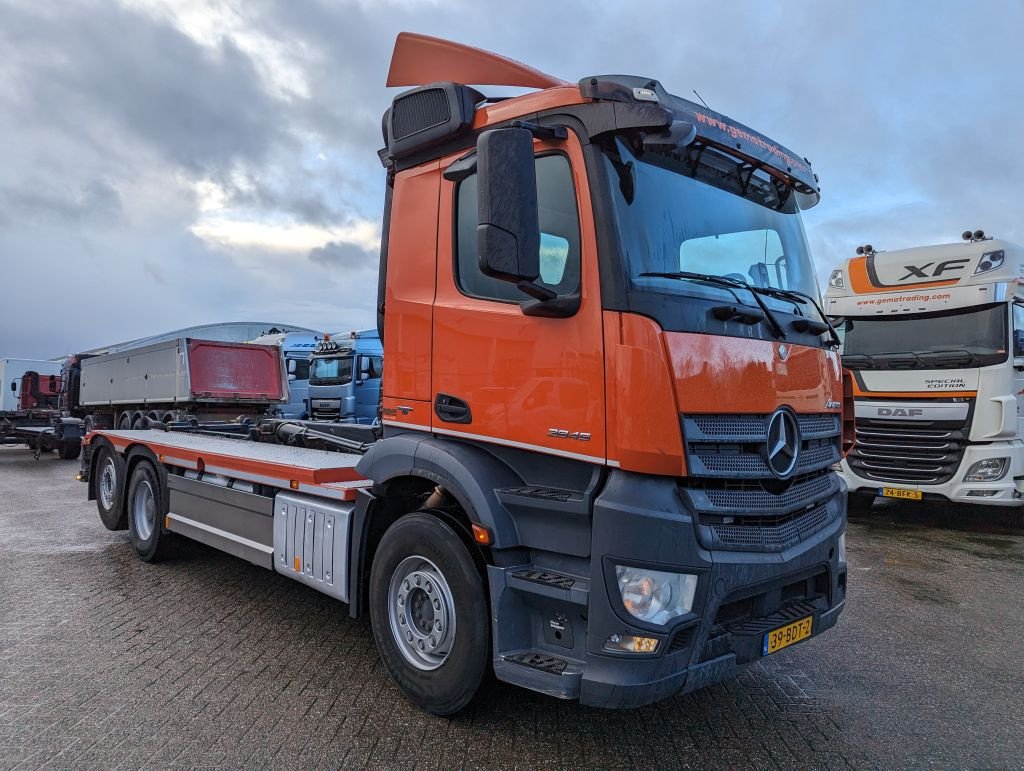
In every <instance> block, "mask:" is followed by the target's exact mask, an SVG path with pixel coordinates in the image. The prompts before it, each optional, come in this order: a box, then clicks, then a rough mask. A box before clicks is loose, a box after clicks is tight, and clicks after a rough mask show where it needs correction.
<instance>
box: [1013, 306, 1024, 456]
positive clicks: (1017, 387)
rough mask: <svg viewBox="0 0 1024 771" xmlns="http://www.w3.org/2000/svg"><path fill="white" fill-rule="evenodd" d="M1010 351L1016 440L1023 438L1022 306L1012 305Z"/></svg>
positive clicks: (1023, 353) (1023, 310) (1023, 324)
mask: <svg viewBox="0 0 1024 771" xmlns="http://www.w3.org/2000/svg"><path fill="white" fill-rule="evenodd" d="M1010 307H1011V308H1012V309H1013V326H1012V331H1011V335H1012V338H1011V343H1012V346H1011V351H1012V353H1013V377H1014V381H1013V385H1014V389H1013V392H1014V393H1015V394H1016V395H1017V438H1018V439H1020V438H1024V304H1021V303H1014V304H1013V305H1012V306H1010Z"/></svg>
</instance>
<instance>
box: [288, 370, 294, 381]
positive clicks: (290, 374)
mask: <svg viewBox="0 0 1024 771" xmlns="http://www.w3.org/2000/svg"><path fill="white" fill-rule="evenodd" d="M293 380H295V373H294V372H289V373H288V382H289V383H290V382H292V381H293Z"/></svg>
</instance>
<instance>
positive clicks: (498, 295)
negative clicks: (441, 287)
mask: <svg viewBox="0 0 1024 771" xmlns="http://www.w3.org/2000/svg"><path fill="white" fill-rule="evenodd" d="M536 167H537V208H538V213H539V215H540V278H538V279H537V283H538V284H540V285H542V286H545V287H547V288H548V289H550V290H551V291H553V292H555V293H556V294H570V293H572V292H575V291H577V290H578V289H579V285H580V223H579V214H578V212H577V209H576V191H575V189H574V187H573V181H572V170H571V169H570V167H569V160H568V159H567V158H566V157H565V156H564V155H558V154H552V155H541V156H539V157H538V158H537V159H536ZM476 191H477V184H476V175H475V174H473V175H471V176H469V177H466V179H464V180H463V181H462V182H461V183H460V184H459V187H458V189H457V191H456V196H457V200H456V214H455V216H456V228H457V233H456V245H455V251H456V255H455V283H456V284H457V285H458V287H459V289H460V290H461V291H462V292H463V293H464V294H467V295H470V296H471V297H481V298H484V299H488V300H500V301H502V302H515V303H521V302H524V301H526V300H530V299H532V298H531V297H530V296H529V295H527V294H525V293H524V292H522V291H520V290H519V289H518V288H517V287H516V286H515V284H511V283H509V282H507V281H499V280H498V279H496V278H491V277H490V276H487V275H484V273H483V272H482V271H481V270H480V261H479V257H478V255H477V250H476V226H477V205H476Z"/></svg>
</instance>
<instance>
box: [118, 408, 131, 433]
mask: <svg viewBox="0 0 1024 771" xmlns="http://www.w3.org/2000/svg"><path fill="white" fill-rule="evenodd" d="M131 427H132V416H131V415H130V414H128V413H127V412H122V413H121V417H120V418H118V421H117V428H118V430H119V431H127V430H128V429H130V428H131Z"/></svg>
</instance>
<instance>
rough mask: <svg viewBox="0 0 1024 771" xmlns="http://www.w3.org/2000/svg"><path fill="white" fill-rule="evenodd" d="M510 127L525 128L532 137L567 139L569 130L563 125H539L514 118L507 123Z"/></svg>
mask: <svg viewBox="0 0 1024 771" xmlns="http://www.w3.org/2000/svg"><path fill="white" fill-rule="evenodd" d="M509 125H510V126H511V127H512V128H521V129H526V130H527V131H529V132H530V133H531V134H533V138H534V139H568V138H569V130H568V129H567V128H566V127H565V126H541V125H540V124H539V123H530V122H529V121H526V120H514V121H512V122H511V123H510V124H509Z"/></svg>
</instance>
